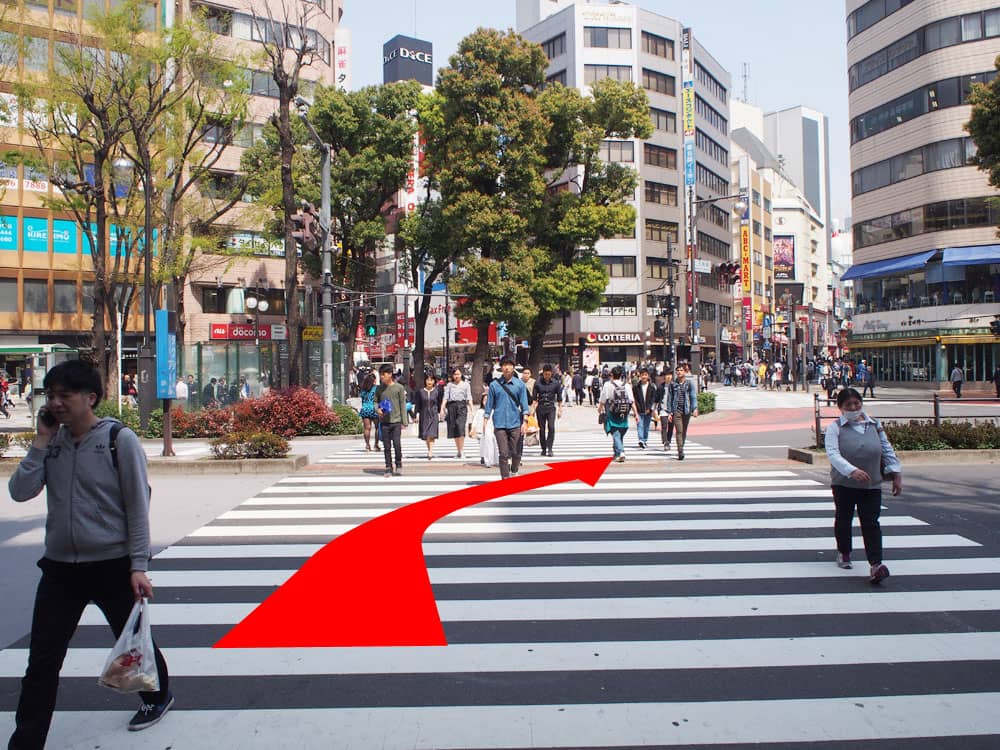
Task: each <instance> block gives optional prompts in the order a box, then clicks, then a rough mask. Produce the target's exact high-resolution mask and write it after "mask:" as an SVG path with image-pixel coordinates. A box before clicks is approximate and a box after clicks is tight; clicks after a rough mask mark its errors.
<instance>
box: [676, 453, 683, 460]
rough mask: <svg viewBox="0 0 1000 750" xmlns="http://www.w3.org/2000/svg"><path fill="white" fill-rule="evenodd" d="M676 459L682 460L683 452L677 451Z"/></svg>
mask: <svg viewBox="0 0 1000 750" xmlns="http://www.w3.org/2000/svg"><path fill="white" fill-rule="evenodd" d="M677 460H678V461H683V460H684V454H683V453H678V454H677Z"/></svg>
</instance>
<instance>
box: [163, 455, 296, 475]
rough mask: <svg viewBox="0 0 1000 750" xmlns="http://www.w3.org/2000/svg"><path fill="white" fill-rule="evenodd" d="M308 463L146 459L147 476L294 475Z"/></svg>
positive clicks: (293, 459)
mask: <svg viewBox="0 0 1000 750" xmlns="http://www.w3.org/2000/svg"><path fill="white" fill-rule="evenodd" d="M308 463H309V457H308V456H302V455H299V456H285V457H284V458H243V459H238V460H232V461H231V460H225V459H218V458H212V457H211V456H205V457H203V458H196V459H193V460H192V459H176V458H164V457H162V456H153V457H151V458H149V459H148V460H147V464H148V466H149V473H150V474H294V473H295V472H296V471H298V470H299V469H301V468H302V467H303V466H305V465H306V464H308Z"/></svg>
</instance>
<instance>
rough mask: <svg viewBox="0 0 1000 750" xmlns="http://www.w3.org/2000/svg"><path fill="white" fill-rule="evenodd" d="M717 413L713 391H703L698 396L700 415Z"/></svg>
mask: <svg viewBox="0 0 1000 750" xmlns="http://www.w3.org/2000/svg"><path fill="white" fill-rule="evenodd" d="M713 411H715V394H714V393H712V392H711V391H702V392H701V393H699V394H698V413H699V414H711V413H712V412H713Z"/></svg>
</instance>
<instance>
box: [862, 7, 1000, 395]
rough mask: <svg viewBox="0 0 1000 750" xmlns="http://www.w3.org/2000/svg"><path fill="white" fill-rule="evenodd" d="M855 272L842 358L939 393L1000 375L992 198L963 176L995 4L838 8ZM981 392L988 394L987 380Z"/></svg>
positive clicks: (999, 294) (982, 177) (998, 33)
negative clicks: (952, 384)
mask: <svg viewBox="0 0 1000 750" xmlns="http://www.w3.org/2000/svg"><path fill="white" fill-rule="evenodd" d="M846 10H847V61H848V78H849V88H850V117H851V122H850V138H851V170H852V180H851V183H852V184H851V189H852V209H853V210H852V218H853V224H854V265H853V266H852V267H851V268H850V270H849V271H848V272H847V273H846V274H845V276H844V279H845V280H847V279H852V280H853V281H854V288H855V297H856V300H857V307H856V311H855V312H856V314H855V316H854V321H853V329H852V331H851V335H850V339H849V341H850V352H851V353H850V357H851V358H852V359H856V360H858V361H860V360H861V359H867V360H868V363H869V364H870V365H873V367H874V370H875V373H876V377H877V378H878V379H879V380H881V381H883V382H886V381H889V382H906V383H922V384H925V385H930V386H932V387H936V386H937V385H938V384H940V383H942V382H944V381H947V380H948V379H949V375H950V373H951V372H952V370H953V369H954V368H955V367H956V366H957V367H958V368H960V369H961V370H962V371H963V372H964V374H965V378H966V380H967V381H986V380H987V379H988V378H989V377H991V375H992V373H993V370H994V368H995V367H996V366H997V365H998V364H1000V339H997V338H996V337H994V336H992V335H991V334H990V322H991V321H992V320H993V319H994V316H995V315H998V314H1000V240H998V239H997V227H998V225H1000V209H998V208H997V206H996V205H995V204H991V202H990V201H989V200H988V199H989V198H991V197H996V195H997V191H996V190H995V189H993V188H991V187H990V185H989V183H988V182H987V179H986V174H985V173H983V172H981V171H979V170H978V169H977V168H976V167H974V166H971V165H970V158H971V157H972V156H973V155H974V154H975V145H974V144H973V143H972V141H971V139H970V138H969V137H968V133H966V131H965V129H964V125H965V123H966V122H968V120H969V115H970V111H971V107H970V106H969V105H968V104H967V103H966V102H967V101H968V96H969V93H970V90H971V87H972V85H973V84H974V83H985V82H988V81H992V80H993V79H994V78H995V76H996V74H997V73H996V67H995V64H994V61H995V59H996V58H997V55H998V54H1000V0H949V2H947V3H945V2H939V1H936V0H846ZM984 386H985V383H984Z"/></svg>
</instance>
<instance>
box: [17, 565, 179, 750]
mask: <svg viewBox="0 0 1000 750" xmlns="http://www.w3.org/2000/svg"><path fill="white" fill-rule="evenodd" d="M38 567H39V568H41V569H42V579H41V580H40V581H39V582H38V591H37V593H36V594H35V610H34V614H33V615H32V620H31V646H30V648H29V652H28V669H27V671H26V672H25V675H24V679H23V680H21V697H20V699H19V700H18V702H17V716H16V722H17V728H16V729H15V730H14V734H13V736H12V737H11V738H10V744H9V745H8V748H10V750H40V748H43V747H44V746H45V738H46V737H47V736H48V733H49V725H50V724H51V723H52V711H53V710H54V709H55V706H56V693H57V691H58V689H59V670H60V669H61V668H62V663H63V659H65V658H66V649H67V648H68V647H69V642H70V639H71V638H72V637H73V633H74V632H75V631H76V627H77V624H78V623H79V622H80V617H81V616H82V615H83V610H84V608H85V607H86V606H87V605H88V604H89V603H90V602H94V603H95V604H96V605H97V606H98V607H100V609H101V612H103V613H104V617H105V619H107V621H108V625H110V626H111V630H112V632H114V634H115V638H116V639H117V638H118V636H119V635H121V632H122V628H124V627H125V621H126V620H128V616H129V613H130V612H131V611H132V605H133V604H135V596H134V595H133V593H132V587H131V584H130V583H129V576H130V570H129V569H130V567H131V562H130V560H129V558H127V557H121V558H117V559H114V560H102V561H100V562H91V563H60V562H55V561H53V560H49V559H47V558H44V557H43V558H42V559H41V560H39V561H38ZM108 648H109V649H110V644H109V646H108ZM156 670H157V672H158V673H159V677H160V690H159V692H156V693H145V692H143V693H139V695H140V696H141V697H142V700H143V702H144V703H163V702H164V701H165V700H166V696H167V691H168V689H169V681H170V676H169V675H168V673H167V663H166V662H165V661H164V660H163V654H161V653H160V649H159V648H157V649H156Z"/></svg>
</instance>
